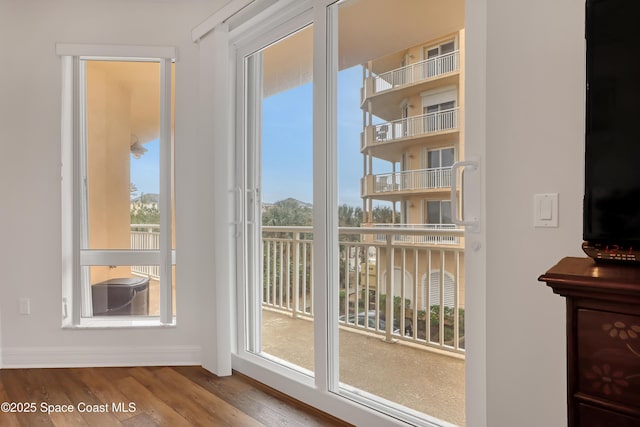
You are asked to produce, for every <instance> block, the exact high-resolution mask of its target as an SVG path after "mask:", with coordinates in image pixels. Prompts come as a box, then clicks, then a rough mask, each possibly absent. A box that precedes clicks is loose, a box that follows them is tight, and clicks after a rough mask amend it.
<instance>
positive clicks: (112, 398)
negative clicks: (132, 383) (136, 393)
mask: <svg viewBox="0 0 640 427" xmlns="http://www.w3.org/2000/svg"><path fill="white" fill-rule="evenodd" d="M110 374H111V372H109V371H98V370H94V369H82V370H79V371H77V376H78V378H79V379H80V380H81V381H82V382H83V383H84V384H85V385H86V386H87V387H88V388H89V389H91V391H92V393H93V394H94V395H95V396H96V397H97V398H98V399H99V400H100V401H101V402H102V403H105V404H108V405H109V409H110V410H111V412H112V413H113V415H114V416H115V417H116V418H118V419H119V420H120V421H124V420H126V419H128V418H131V417H134V416H135V415H136V413H135V412H128V411H126V410H127V409H128V408H129V403H130V402H132V401H131V399H129V398H128V397H127V396H125V395H124V394H122V393H121V392H120V390H118V388H117V387H116V384H115V383H114V382H113V379H112V378H111V375H110ZM113 404H115V405H116V408H124V409H125V411H121V410H120V411H116V410H115V408H114V407H113ZM134 404H135V402H134Z"/></svg>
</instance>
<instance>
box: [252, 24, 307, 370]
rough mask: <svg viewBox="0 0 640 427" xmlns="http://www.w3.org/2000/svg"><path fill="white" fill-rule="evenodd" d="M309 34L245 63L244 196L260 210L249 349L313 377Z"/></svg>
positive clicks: (289, 39) (297, 35)
mask: <svg viewBox="0 0 640 427" xmlns="http://www.w3.org/2000/svg"><path fill="white" fill-rule="evenodd" d="M312 35H313V31H312V28H311V27H310V26H309V27H306V28H304V29H302V30H299V31H297V32H295V33H293V34H291V35H290V36H288V37H286V38H284V39H282V40H280V41H278V42H276V43H274V44H272V45H270V46H268V47H266V48H264V49H262V50H261V51H259V52H256V53H254V54H252V55H251V56H250V57H248V58H247V59H246V62H245V64H246V74H245V75H246V76H247V84H246V87H247V93H248V103H247V105H248V111H247V117H248V128H251V129H248V137H249V138H248V139H249V141H248V144H249V147H250V148H249V152H250V154H249V157H252V159H249V164H248V165H247V174H248V176H247V182H248V187H249V188H248V190H249V193H250V194H255V195H256V197H254V198H253V200H255V201H256V202H257V203H260V206H258V207H257V209H254V211H256V212H259V213H257V214H256V217H257V218H256V223H257V224H261V227H258V228H257V230H260V231H259V232H258V233H255V235H254V237H253V245H254V246H255V248H254V250H253V257H254V258H253V260H254V262H253V263H254V265H259V266H260V267H259V271H256V272H255V273H254V274H253V279H252V281H250V284H249V286H250V289H249V292H248V295H249V299H250V300H251V301H249V304H248V307H249V311H250V313H249V316H248V317H249V318H250V319H253V321H251V320H250V323H251V324H252V328H253V329H254V330H253V331H251V332H250V339H249V343H248V348H249V350H250V351H254V352H256V353H258V354H261V355H263V356H265V357H268V358H271V359H275V360H277V361H280V362H283V363H285V364H287V365H290V366H294V367H295V368H296V369H299V370H302V371H304V372H313V364H314V358H313V348H314V345H313V299H312V296H313V280H312V271H313V270H312V264H311V259H312V241H313V233H312V225H313V224H312V212H313V206H312V202H313V175H312V173H313V168H312V138H313V127H312V124H313V123H312V122H313V111H312V103H313V99H312V88H313V86H312V84H313V83H312V49H313V43H312Z"/></svg>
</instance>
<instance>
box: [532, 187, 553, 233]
mask: <svg viewBox="0 0 640 427" xmlns="http://www.w3.org/2000/svg"><path fill="white" fill-rule="evenodd" d="M533 226H534V227H557V226H558V193H547V194H534V195H533Z"/></svg>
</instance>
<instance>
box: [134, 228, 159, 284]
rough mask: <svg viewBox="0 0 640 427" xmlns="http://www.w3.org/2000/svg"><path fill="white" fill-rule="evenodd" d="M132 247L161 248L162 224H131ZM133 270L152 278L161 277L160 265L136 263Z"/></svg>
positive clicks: (143, 248)
mask: <svg viewBox="0 0 640 427" xmlns="http://www.w3.org/2000/svg"><path fill="white" fill-rule="evenodd" d="M131 249H140V250H159V249H160V225H158V224H131ZM131 272H132V273H136V274H140V275H143V276H146V277H151V278H152V279H159V278H160V266H159V265H134V266H131Z"/></svg>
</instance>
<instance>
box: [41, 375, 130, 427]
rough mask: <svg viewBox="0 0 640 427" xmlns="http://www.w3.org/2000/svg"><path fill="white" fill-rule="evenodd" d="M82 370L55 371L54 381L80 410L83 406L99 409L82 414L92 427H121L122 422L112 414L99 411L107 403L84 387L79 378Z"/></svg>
mask: <svg viewBox="0 0 640 427" xmlns="http://www.w3.org/2000/svg"><path fill="white" fill-rule="evenodd" d="M80 370H81V368H76V369H60V370H58V369H56V370H53V371H52V376H53V380H54V381H57V382H58V384H59V385H60V387H61V389H62V390H63V391H64V392H65V393H66V394H67V396H69V399H70V400H71V401H72V402H73V403H74V405H76V407H78V408H79V409H81V408H80V405H82V408H88V407H94V405H95V406H96V407H97V409H98V410H95V411H93V412H88V411H86V410H83V411H82V412H80V415H81V416H82V418H83V419H84V420H85V421H86V422H87V424H89V425H90V426H91V427H103V426H104V427H116V426H121V425H122V423H120V420H118V419H117V418H116V417H115V416H114V415H113V414H112V413H110V412H100V411H99V408H100V406H101V405H105V403H104V402H101V401H100V399H98V398H97V397H96V396H95V395H94V394H93V392H92V391H91V389H90V388H88V387H87V386H86V385H84V384H83V383H82V381H81V380H80V379H79V378H78V371H80Z"/></svg>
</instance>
